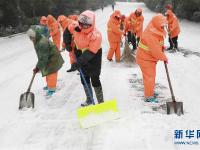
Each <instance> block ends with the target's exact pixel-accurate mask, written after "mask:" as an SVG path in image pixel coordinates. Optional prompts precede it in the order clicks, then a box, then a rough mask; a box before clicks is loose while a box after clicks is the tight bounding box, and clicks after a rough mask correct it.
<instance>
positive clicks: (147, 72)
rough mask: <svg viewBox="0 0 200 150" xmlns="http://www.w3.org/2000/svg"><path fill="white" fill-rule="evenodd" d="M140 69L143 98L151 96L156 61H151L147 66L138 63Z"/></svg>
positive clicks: (153, 86)
mask: <svg viewBox="0 0 200 150" xmlns="http://www.w3.org/2000/svg"><path fill="white" fill-rule="evenodd" d="M140 69H141V71H142V76H143V84H144V96H145V98H147V97H150V96H153V95H154V88H155V78H156V63H155V64H154V63H152V64H151V65H150V66H148V67H147V66H142V65H140Z"/></svg>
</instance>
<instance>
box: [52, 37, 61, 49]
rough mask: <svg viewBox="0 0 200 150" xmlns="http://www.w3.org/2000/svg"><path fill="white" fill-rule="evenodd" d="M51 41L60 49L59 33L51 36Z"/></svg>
mask: <svg viewBox="0 0 200 150" xmlns="http://www.w3.org/2000/svg"><path fill="white" fill-rule="evenodd" d="M52 40H53V43H54V44H55V45H56V47H57V49H58V50H60V34H56V35H55V36H52Z"/></svg>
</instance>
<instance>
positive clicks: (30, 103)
mask: <svg viewBox="0 0 200 150" xmlns="http://www.w3.org/2000/svg"><path fill="white" fill-rule="evenodd" d="M35 75H36V73H33V76H32V79H31V82H30V84H29V87H28V90H27V91H26V92H25V93H23V94H21V96H20V101H19V110H21V109H23V108H30V107H32V108H34V100H35V95H34V94H33V93H32V92H30V90H31V86H32V83H33V80H34V78H35Z"/></svg>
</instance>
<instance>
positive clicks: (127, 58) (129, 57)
mask: <svg viewBox="0 0 200 150" xmlns="http://www.w3.org/2000/svg"><path fill="white" fill-rule="evenodd" d="M124 45H125V46H124V51H123V54H122V56H121V61H122V62H124V63H126V64H134V63H135V56H134V55H133V53H132V51H131V49H130V47H129V44H128V41H127V39H126V36H125V44H124Z"/></svg>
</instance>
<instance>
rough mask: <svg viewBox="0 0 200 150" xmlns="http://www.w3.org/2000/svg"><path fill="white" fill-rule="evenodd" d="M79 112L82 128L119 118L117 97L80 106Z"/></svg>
mask: <svg viewBox="0 0 200 150" xmlns="http://www.w3.org/2000/svg"><path fill="white" fill-rule="evenodd" d="M77 114H78V120H79V123H80V125H81V127H82V128H89V127H92V126H96V125H98V124H101V123H104V122H107V121H109V120H114V119H118V118H119V114H118V109H117V102H116V99H113V100H110V101H106V102H104V103H100V104H96V105H90V106H87V107H82V108H79V109H78V111H77Z"/></svg>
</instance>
